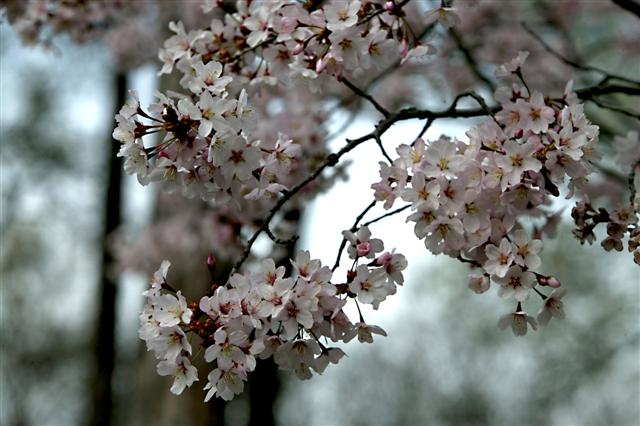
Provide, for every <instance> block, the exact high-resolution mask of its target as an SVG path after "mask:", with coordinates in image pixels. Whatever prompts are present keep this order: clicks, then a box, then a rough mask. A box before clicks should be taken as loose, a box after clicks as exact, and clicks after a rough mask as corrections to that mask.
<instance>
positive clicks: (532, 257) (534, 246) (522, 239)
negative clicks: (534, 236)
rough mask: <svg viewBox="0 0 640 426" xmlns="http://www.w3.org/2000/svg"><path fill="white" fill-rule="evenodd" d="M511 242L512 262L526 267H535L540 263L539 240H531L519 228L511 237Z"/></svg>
mask: <svg viewBox="0 0 640 426" xmlns="http://www.w3.org/2000/svg"><path fill="white" fill-rule="evenodd" d="M511 241H512V242H513V253H514V255H515V257H514V262H515V263H517V264H518V265H520V266H523V267H526V268H528V269H536V268H538V267H539V266H540V265H541V264H542V261H541V260H540V256H538V253H540V250H542V241H541V240H531V239H529V236H528V235H527V233H526V232H525V231H524V230H522V229H519V230H517V231H515V232H514V233H513V235H512V237H511Z"/></svg>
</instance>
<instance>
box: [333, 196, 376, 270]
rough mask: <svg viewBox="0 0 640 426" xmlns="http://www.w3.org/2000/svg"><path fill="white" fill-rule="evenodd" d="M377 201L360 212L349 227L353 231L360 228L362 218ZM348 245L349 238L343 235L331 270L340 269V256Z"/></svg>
mask: <svg viewBox="0 0 640 426" xmlns="http://www.w3.org/2000/svg"><path fill="white" fill-rule="evenodd" d="M376 202H377V201H375V200H374V201H372V202H371V203H370V204H369V205H368V206H367V207H365V209H364V210H362V211H361V212H360V214H359V215H358V217H356V220H355V221H354V222H353V225H351V228H349V231H351V232H356V231H357V230H358V224H359V223H360V221H361V220H362V218H363V217H364V216H365V215H366V214H367V213H369V210H371V209H372V208H373V206H375V205H376ZM346 245H347V239H346V238H345V237H342V241H341V242H340V248H339V249H338V255H337V256H336V261H335V263H334V264H333V267H332V268H331V271H335V270H336V269H338V266H340V258H341V257H342V252H343V251H344V248H345V247H346Z"/></svg>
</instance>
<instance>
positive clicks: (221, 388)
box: [139, 227, 406, 400]
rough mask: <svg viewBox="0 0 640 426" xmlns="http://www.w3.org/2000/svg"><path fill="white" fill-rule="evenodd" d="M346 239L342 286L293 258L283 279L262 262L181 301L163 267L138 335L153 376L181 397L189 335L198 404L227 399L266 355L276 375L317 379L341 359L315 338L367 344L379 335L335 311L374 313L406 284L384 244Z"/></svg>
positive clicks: (303, 255) (397, 259)
mask: <svg viewBox="0 0 640 426" xmlns="http://www.w3.org/2000/svg"><path fill="white" fill-rule="evenodd" d="M345 235H346V237H347V238H348V239H349V241H350V246H349V255H350V257H351V258H353V259H354V264H353V267H352V268H351V269H350V270H349V272H348V274H347V282H345V283H338V284H333V283H331V279H332V275H333V273H332V271H331V269H329V267H327V266H323V265H322V264H321V262H320V261H319V260H317V259H311V258H310V255H309V253H308V252H305V251H301V252H298V254H297V256H296V258H295V260H292V261H291V265H292V273H291V274H288V273H287V271H286V268H285V266H278V267H276V265H275V263H274V261H273V260H271V259H266V260H264V261H263V262H262V264H261V266H260V268H259V269H258V270H257V271H255V272H253V273H251V272H249V273H244V274H234V275H232V276H231V278H230V279H229V281H228V283H227V284H226V285H224V286H215V285H214V287H213V290H212V292H211V294H210V295H208V296H204V297H202V298H201V299H200V301H199V303H187V301H186V299H185V298H184V296H182V294H181V293H180V291H177V292H176V291H175V290H173V289H172V288H171V286H170V285H169V284H168V283H167V272H168V269H169V262H168V261H164V262H163V263H162V266H161V268H160V269H159V270H158V271H157V272H156V273H155V275H154V279H153V282H152V283H151V288H150V289H149V290H147V291H146V292H145V293H144V295H145V297H146V301H147V303H146V305H145V306H144V308H143V311H142V313H141V315H140V319H141V327H140V331H139V334H140V337H141V338H142V339H143V340H145V341H146V343H147V348H148V349H149V350H152V351H153V352H154V353H155V355H156V358H157V359H159V360H160V361H159V363H158V373H159V374H161V375H171V376H173V377H174V382H173V386H172V387H171V391H172V392H173V393H175V394H180V393H182V391H183V390H184V389H185V388H186V387H189V386H191V385H192V384H193V383H194V382H195V381H197V380H198V374H197V369H196V367H195V366H193V365H192V362H191V356H192V354H193V349H192V346H191V343H190V341H189V339H188V338H187V336H188V334H189V333H193V334H194V335H197V336H198V337H199V341H200V345H201V346H202V347H203V348H204V359H205V361H206V362H208V363H212V369H211V371H210V372H209V374H208V376H207V384H206V386H205V390H208V393H207V395H206V398H205V400H209V399H210V398H211V397H212V396H214V395H216V396H218V397H221V398H223V399H225V400H230V399H232V398H233V397H234V395H236V394H238V393H240V392H241V391H242V389H243V387H244V382H245V381H246V380H247V374H248V373H250V372H251V371H253V370H254V369H255V367H256V358H260V359H265V358H268V357H273V359H274V360H275V362H276V364H278V366H280V368H283V369H288V370H293V371H294V372H295V373H296V375H297V376H298V377H300V378H302V379H308V378H311V376H312V371H315V372H317V373H318V374H322V373H323V372H324V370H325V369H326V367H327V365H328V364H329V363H333V364H336V363H337V362H338V361H339V360H340V358H342V357H343V356H344V355H345V354H344V352H343V351H342V350H341V349H340V348H337V347H328V346H326V345H325V344H323V341H324V342H325V343H327V344H328V342H329V341H331V342H348V341H350V340H352V339H353V338H354V337H356V336H357V337H358V340H359V341H360V342H367V343H371V342H372V341H373V337H372V335H373V334H380V335H386V333H385V332H384V330H382V329H381V328H380V327H378V326H374V325H370V324H367V323H365V321H364V319H363V318H362V315H360V318H359V321H358V322H356V323H355V324H354V323H352V322H351V320H350V319H349V318H348V316H347V315H346V314H345V312H344V310H343V308H344V306H345V305H346V303H347V302H348V300H349V299H350V298H351V299H355V298H357V300H358V301H359V302H361V303H368V304H372V305H373V306H374V307H377V306H378V305H379V303H380V302H381V301H383V300H384V299H385V297H386V296H387V295H389V294H393V293H395V291H396V285H397V284H402V283H403V281H404V278H403V276H402V270H404V268H405V267H406V261H405V259H404V256H402V255H401V254H397V253H389V252H382V250H383V245H382V242H381V241H380V240H377V239H370V238H369V237H370V233H369V231H368V229H366V228H364V227H363V228H361V229H360V230H359V231H358V233H357V234H352V233H348V232H347V233H345ZM376 253H380V254H379V255H377V256H376ZM364 259H366V263H365V264H360V265H358V263H359V261H360V260H364ZM356 303H357V302H356Z"/></svg>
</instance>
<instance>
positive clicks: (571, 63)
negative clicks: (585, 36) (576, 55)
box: [520, 22, 640, 85]
mask: <svg viewBox="0 0 640 426" xmlns="http://www.w3.org/2000/svg"><path fill="white" fill-rule="evenodd" d="M520 25H522V27H523V28H524V29H525V31H526V32H528V33H529V34H530V35H531V36H532V37H533V38H535V39H536V40H537V41H538V43H540V44H541V45H542V47H544V49H545V50H546V51H547V52H549V53H550V54H552V55H553V56H555V57H556V58H558V59H559V60H560V61H562V62H564V63H565V64H567V65H569V66H572V67H574V68H577V69H579V70H582V71H593V72H597V73H600V74H603V75H606V76H608V77H609V78H613V79H616V80H620V81H624V82H626V83H630V84H636V85H640V82H638V81H635V80H633V79H630V78H627V77H624V76H621V75H616V74H612V73H610V72H608V71H605V70H603V69H602V68H598V67H594V66H591V65H584V64H581V63H578V62H576V61H573V60H571V59H569V58H567V57H565V56H564V55H562V54H561V53H560V52H558V51H557V50H555V49H554V48H552V47H551V46H550V45H549V44H548V43H547V42H546V41H544V39H543V38H542V37H541V36H539V35H538V34H537V33H536V32H535V31H533V30H532V29H531V28H530V27H529V26H528V25H527V24H526V22H521V23H520Z"/></svg>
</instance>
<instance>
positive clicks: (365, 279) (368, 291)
mask: <svg viewBox="0 0 640 426" xmlns="http://www.w3.org/2000/svg"><path fill="white" fill-rule="evenodd" d="M381 272H382V271H379V270H374V271H371V270H369V268H368V267H367V266H366V265H360V266H358V268H357V269H356V276H355V278H354V279H353V281H351V282H350V283H349V290H350V291H351V292H352V293H355V294H356V295H357V297H358V301H359V302H361V303H369V304H373V303H374V302H376V301H378V302H380V301H382V300H384V299H385V298H386V297H387V291H386V288H385V285H384V284H385V279H384V276H383V275H382V274H381Z"/></svg>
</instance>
